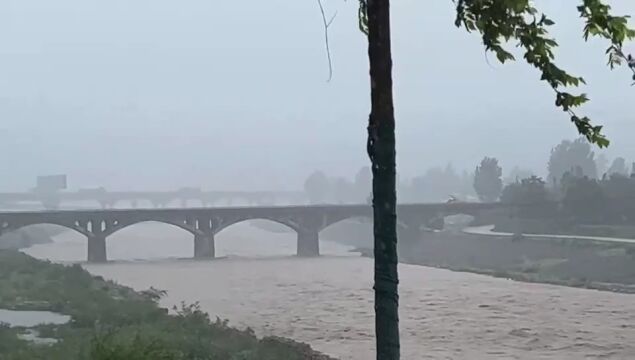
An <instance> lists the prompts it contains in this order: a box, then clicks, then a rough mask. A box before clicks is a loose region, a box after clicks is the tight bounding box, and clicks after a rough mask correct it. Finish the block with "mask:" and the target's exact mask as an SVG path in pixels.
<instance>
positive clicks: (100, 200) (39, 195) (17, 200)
mask: <svg viewBox="0 0 635 360" xmlns="http://www.w3.org/2000/svg"><path fill="white" fill-rule="evenodd" d="M174 201H180V203H181V206H182V207H187V205H188V204H189V203H190V202H195V203H196V204H197V205H200V206H202V207H207V206H210V205H213V204H218V203H219V202H225V203H229V204H231V202H242V203H247V204H255V205H271V204H275V203H286V204H306V203H307V197H306V194H305V193H304V192H302V191H206V190H201V189H198V188H181V189H178V190H175V191H108V190H106V189H104V188H97V189H83V190H78V191H60V192H38V191H33V192H21V193H17V192H16V193H0V203H2V204H24V203H39V204H41V205H42V206H43V207H44V208H45V209H49V210H55V209H58V208H59V207H60V204H62V203H64V202H66V203H68V202H92V203H96V204H99V205H100V206H101V208H103V209H108V208H115V207H116V206H117V205H121V204H122V203H127V205H128V206H125V207H128V208H136V207H137V205H138V203H140V202H147V203H150V204H151V205H152V206H153V207H155V208H164V207H166V206H167V205H168V204H171V203H172V202H174Z"/></svg>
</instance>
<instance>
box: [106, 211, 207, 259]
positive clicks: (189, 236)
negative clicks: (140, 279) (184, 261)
mask: <svg viewBox="0 0 635 360" xmlns="http://www.w3.org/2000/svg"><path fill="white" fill-rule="evenodd" d="M195 226H196V225H195V224H192V225H188V224H184V223H181V222H179V221H168V220H164V219H145V218H144V219H135V220H134V221H129V222H125V223H120V224H115V225H111V226H110V227H106V229H105V230H104V232H103V233H102V235H101V236H100V239H101V240H100V241H103V242H104V244H103V248H104V251H105V252H107V253H108V254H109V255H108V258H111V259H118V260H133V259H142V258H143V259H158V258H172V257H177V258H191V257H192V254H193V255H194V257H195V258H203V257H213V255H208V253H210V252H211V253H212V254H213V238H208V237H205V235H204V234H203V233H202V232H201V231H200V230H197V229H196V227H195ZM210 242H211V243H212V244H209V243H210ZM201 243H205V244H204V246H203V247H205V249H204V250H203V249H201V247H202V246H201ZM100 246H101V245H100ZM201 252H205V254H204V255H201Z"/></svg>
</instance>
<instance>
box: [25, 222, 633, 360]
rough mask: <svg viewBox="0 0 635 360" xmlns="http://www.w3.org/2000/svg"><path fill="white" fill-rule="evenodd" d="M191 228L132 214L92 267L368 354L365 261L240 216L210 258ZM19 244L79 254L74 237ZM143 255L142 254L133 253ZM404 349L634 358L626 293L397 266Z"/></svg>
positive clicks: (42, 251) (283, 332)
mask: <svg viewBox="0 0 635 360" xmlns="http://www.w3.org/2000/svg"><path fill="white" fill-rule="evenodd" d="M192 247H193V245H192V240H191V239H190V236H188V234H186V233H184V232H182V231H181V230H179V229H176V228H172V227H169V226H167V225H157V224H152V223H148V224H140V225H138V226H135V227H131V228H129V229H126V230H124V231H122V232H121V233H117V234H115V235H113V236H112V238H111V239H109V242H108V252H109V256H110V258H111V259H115V260H120V261H118V262H115V263H111V264H105V265H85V267H86V269H88V270H89V271H90V272H92V273H93V274H99V275H102V276H104V277H106V278H109V279H113V280H116V281H117V282H119V283H121V284H124V285H128V286H131V287H133V288H135V289H139V290H143V289H147V288H149V287H150V286H153V287H155V288H159V289H164V290H167V291H168V296H167V297H166V298H164V299H163V300H162V304H163V305H165V306H169V307H171V306H172V305H177V304H180V303H181V302H182V301H185V302H187V303H192V302H196V301H198V302H200V305H201V307H202V308H203V309H204V310H206V311H207V312H209V314H210V315H211V316H212V317H216V316H218V317H220V318H223V319H228V320H229V321H230V324H233V325H235V326H237V327H241V328H244V327H247V326H249V327H251V328H252V329H254V330H255V331H256V333H257V334H258V335H261V336H264V335H277V336H285V337H289V338H293V339H295V340H298V341H302V342H307V343H309V344H311V346H313V347H314V348H315V349H317V350H319V351H322V352H324V353H327V354H329V355H332V356H335V357H338V358H341V359H356V360H357V359H371V358H374V353H373V350H374V331H373V326H374V318H373V292H372V271H373V264H372V260H370V259H365V258H360V257H357V256H351V255H352V254H350V253H349V252H348V248H347V247H345V246H341V245H338V244H333V243H328V242H322V243H321V247H322V252H323V253H324V254H325V255H324V256H322V257H320V258H315V259H301V258H295V257H293V256H292V254H293V253H294V252H295V236H294V235H293V234H289V233H270V232H267V231H265V230H261V229H260V228H256V227H254V226H251V225H250V224H248V223H245V224H239V225H236V226H233V227H231V228H229V229H227V230H226V231H225V232H223V233H221V234H219V235H218V236H217V252H218V254H219V255H220V256H224V258H221V259H217V260H214V261H204V262H202V261H189V260H179V259H178V258H185V257H188V256H190V255H191V253H192V251H193V250H192ZM25 252H27V253H29V254H32V255H34V256H36V257H40V258H48V259H52V260H55V261H83V260H84V259H85V256H86V255H85V254H86V245H85V241H84V239H82V237H81V236H79V235H77V234H73V233H65V234H62V235H61V236H59V237H58V238H56V241H55V243H53V244H45V245H38V246H35V247H33V248H30V249H27V250H26V251H25ZM140 259H151V260H140ZM399 271H400V277H401V283H400V296H401V299H400V301H401V304H400V305H401V307H400V317H401V324H400V325H401V337H402V357H403V359H527V360H529V359H531V360H533V359H558V360H560V359H563V360H568V359H571V360H574V359H575V360H579V359H629V360H630V359H635V297H634V296H632V295H631V296H629V295H624V294H616V293H609V292H599V291H594V290H583V289H574V288H567V287H559V286H552V285H542V284H528V283H520V282H514V281H511V280H504V279H498V278H491V277H487V276H481V275H476V274H469V273H459V272H451V271H447V270H441V269H433V268H427V267H422V266H413V265H401V266H400V268H399Z"/></svg>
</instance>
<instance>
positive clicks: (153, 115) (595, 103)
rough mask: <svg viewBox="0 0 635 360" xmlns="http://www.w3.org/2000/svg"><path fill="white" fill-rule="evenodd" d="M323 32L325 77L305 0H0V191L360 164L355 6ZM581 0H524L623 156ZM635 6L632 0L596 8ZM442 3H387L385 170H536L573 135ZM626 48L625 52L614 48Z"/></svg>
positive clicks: (297, 182) (621, 90) (615, 90)
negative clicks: (388, 136) (390, 61)
mask: <svg viewBox="0 0 635 360" xmlns="http://www.w3.org/2000/svg"><path fill="white" fill-rule="evenodd" d="M324 1H325V5H326V7H327V11H328V12H330V13H332V12H334V11H336V10H337V11H338V16H337V18H336V20H335V22H334V24H333V25H332V27H331V29H330V36H331V44H332V48H331V51H332V55H333V61H334V75H333V76H334V77H333V80H332V81H331V82H330V83H327V82H326V77H327V64H326V58H325V52H324V41H323V28H322V25H321V18H320V13H319V11H318V8H317V3H316V1H315V0H269V1H235V0H232V1H228V0H216V1H209V0H178V1H177V0H133V1H131V0H109V1H104V0H55V1H51V0H3V1H2V2H0V116H1V119H2V121H0V151H1V153H2V154H3V155H2V158H3V160H4V161H2V162H1V163H0V173H2V174H3V175H2V177H1V178H0V189H2V190H20V189H27V188H28V187H31V186H32V185H33V182H34V177H35V176H36V175H37V174H50V173H67V174H68V175H69V183H70V186H71V187H75V188H77V187H88V186H106V187H108V188H110V189H127V188H129V189H144V188H146V189H167V188H175V187H179V186H201V187H203V188H207V189H284V188H287V189H299V188H301V187H302V183H303V181H304V178H305V177H306V176H307V174H308V173H309V172H311V171H313V170H315V169H322V170H324V171H326V172H328V173H330V174H333V175H338V176H340V175H341V176H352V175H353V174H354V173H355V172H356V171H357V169H358V168H359V167H361V166H363V165H366V164H367V159H366V155H365V126H366V119H367V113H368V109H369V100H368V98H369V87H368V65H367V64H368V62H367V57H366V46H365V39H364V38H363V36H362V35H361V34H360V33H359V31H358V30H357V23H356V1H354V0H349V1H346V2H345V1H343V0H324ZM578 2H579V1H573V0H561V1H546V0H543V1H538V2H537V5H538V6H539V7H540V8H541V9H542V10H544V11H545V12H546V13H547V14H549V15H550V16H551V17H552V18H554V19H555V20H556V22H557V24H556V26H555V27H554V29H553V35H554V36H555V37H556V39H557V40H558V41H559V42H560V43H561V49H560V51H558V54H557V55H558V58H559V63H560V64H561V65H562V66H563V67H565V68H566V69H570V70H571V71H572V72H574V73H576V74H579V75H582V76H584V77H585V78H586V79H587V80H588V83H589V86H588V87H587V88H586V89H584V90H585V91H586V92H588V94H589V96H590V98H591V100H592V101H591V103H590V104H589V105H588V106H586V107H585V113H587V114H589V115H590V116H591V117H592V118H593V119H594V120H595V121H596V122H598V123H602V124H604V125H605V126H606V133H607V134H608V135H609V137H610V138H611V140H612V146H611V148H610V149H609V150H608V151H607V155H608V156H609V157H613V156H624V157H626V158H627V159H629V160H635V141H633V134H635V123H634V122H633V121H632V114H633V112H632V111H631V109H632V103H633V99H635V89H634V88H632V87H631V86H630V83H631V81H630V75H629V72H628V71H627V70H626V69H624V68H622V69H618V70H616V71H613V72H611V71H609V70H608V68H607V67H606V66H605V63H606V58H605V56H604V49H605V47H606V44H605V43H604V42H602V41H599V40H598V41H592V42H590V43H589V44H585V43H584V42H583V40H582V38H581V28H582V23H581V21H580V19H579V18H578V17H577V14H576V11H575V6H576V4H577V3H578ZM610 3H611V4H612V5H613V6H614V9H615V10H616V12H617V13H627V14H628V13H631V14H633V13H635V2H633V1H632V0H613V1H611V2H610ZM453 11H454V7H453V4H452V2H451V0H425V1H424V0H400V1H394V2H393V16H392V19H393V20H392V21H393V43H394V78H395V97H396V100H395V101H396V112H397V124H398V125H397V132H398V134H397V136H398V138H397V140H398V166H399V172H400V176H401V177H402V178H403V177H410V176H413V175H415V174H417V173H422V172H423V171H424V170H425V169H426V168H428V167H431V166H435V165H445V164H446V163H447V162H452V163H453V165H454V166H455V167H456V168H459V169H462V168H470V169H472V168H473V167H474V166H475V165H476V163H477V162H478V161H479V160H480V158H482V157H483V156H485V155H488V156H495V157H498V158H499V159H500V160H501V163H502V165H503V166H504V167H506V168H507V169H511V167H513V166H514V165H518V166H520V167H523V168H530V169H533V170H534V171H537V172H538V173H540V174H542V173H544V172H545V166H546V161H547V158H548V154H549V152H550V148H551V147H552V146H554V145H555V144H556V143H558V142H559V141H560V140H561V139H563V138H574V137H575V136H576V134H575V131H574V128H573V126H572V125H571V124H570V123H569V122H568V119H567V117H566V116H565V115H564V114H563V113H561V112H559V111H557V110H556V108H555V107H554V105H553V96H552V93H551V91H550V90H549V89H548V88H547V87H546V85H545V84H543V83H541V82H539V75H538V73H537V72H536V71H534V70H533V69H531V68H530V67H528V66H527V65H526V64H524V63H522V62H519V63H516V64H510V65H504V66H503V65H500V64H498V63H497V62H496V60H495V57H494V56H492V55H490V56H488V58H489V63H490V64H491V65H488V62H487V60H486V56H485V55H484V52H483V48H482V45H481V43H480V41H479V38H478V37H477V35H474V34H467V33H465V31H463V30H459V29H456V28H455V27H454V25H453V16H454V13H453ZM629 49H631V50H635V49H633V47H632V46H629Z"/></svg>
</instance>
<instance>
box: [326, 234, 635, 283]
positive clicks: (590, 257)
mask: <svg viewBox="0 0 635 360" xmlns="http://www.w3.org/2000/svg"><path fill="white" fill-rule="evenodd" d="M325 235H326V237H327V238H328V239H329V240H332V241H338V242H342V243H346V244H349V245H352V246H355V247H357V248H358V250H359V252H361V253H362V254H364V255H365V256H372V251H371V250H370V249H371V248H372V243H371V241H370V240H369V239H372V229H371V228H370V227H369V226H367V225H365V224H356V223H354V222H350V223H345V224H342V225H341V226H338V227H334V228H333V229H328V232H326V234H325ZM400 250H401V251H400V261H401V262H404V263H408V264H415V265H423V266H430V267H436V268H443V269H448V270H453V271H464V272H472V273H477V274H483V275H488V276H494V277H499V278H505V279H513V280H517V281H523V282H532V283H545V284H555V285H563V286H570V287H579V288H588V289H597V290H603V291H613V292H620V293H629V294H634V293H635V266H633V264H634V263H635V245H634V244H629V243H620V242H609V241H592V240H589V239H568V238H567V239H557V238H545V237H542V238H532V237H531V235H525V236H523V237H522V238H520V239H517V238H514V237H506V236H493V235H482V234H465V233H462V231H460V230H458V229H457V230H449V231H442V232H435V233H432V232H430V233H425V235H424V237H423V238H422V240H421V242H420V243H418V244H415V245H413V246H411V247H409V248H407V249H404V248H402V249H400Z"/></svg>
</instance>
